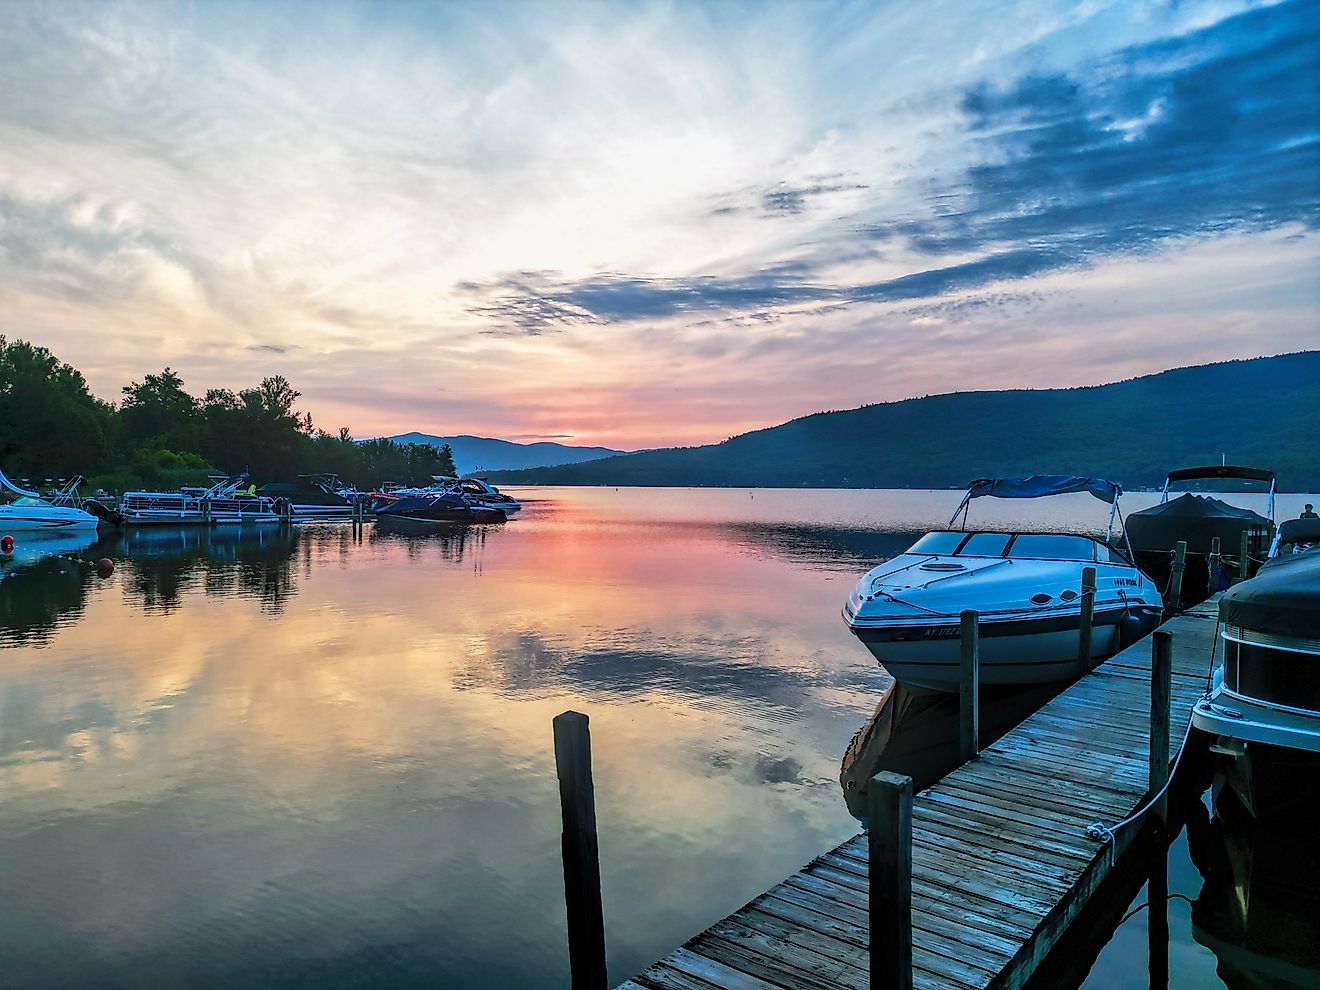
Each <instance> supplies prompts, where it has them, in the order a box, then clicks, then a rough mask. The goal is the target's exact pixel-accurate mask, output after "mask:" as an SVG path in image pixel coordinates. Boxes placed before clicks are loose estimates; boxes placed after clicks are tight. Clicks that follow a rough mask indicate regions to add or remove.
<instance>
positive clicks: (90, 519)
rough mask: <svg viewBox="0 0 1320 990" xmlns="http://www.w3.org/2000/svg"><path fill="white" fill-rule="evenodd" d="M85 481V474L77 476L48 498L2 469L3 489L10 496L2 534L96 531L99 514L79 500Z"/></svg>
mask: <svg viewBox="0 0 1320 990" xmlns="http://www.w3.org/2000/svg"><path fill="white" fill-rule="evenodd" d="M81 481H82V477H81V476H79V477H77V478H73V479H71V480H70V481H69V482H68V483H66V484H65V485H64V486H63V487H62V488H60V489H59V491H57V492H55V494H53V495H51V496H50V497H49V498H47V497H45V496H42V495H41V494H39V493H38V492H30V491H28V490H27V489H25V488H19V487H18V486H17V485H15V484H14V483H13V482H11V481H10V480H9V479H8V478H6V477H5V476H4V473H3V472H0V490H3V492H4V494H5V496H7V497H6V499H5V501H3V502H0V533H31V532H60V531H91V532H95V531H96V517H95V516H94V515H92V514H91V513H90V512H87V511H86V510H84V509H83V508H82V505H81V503H80V502H79V499H78V484H79V483H80V482H81Z"/></svg>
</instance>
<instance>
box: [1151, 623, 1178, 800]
mask: <svg viewBox="0 0 1320 990" xmlns="http://www.w3.org/2000/svg"><path fill="white" fill-rule="evenodd" d="M1150 650H1151V653H1150V773H1149V777H1148V782H1149V785H1150V793H1151V795H1152V796H1154V795H1156V794H1160V792H1161V791H1163V790H1164V787H1165V785H1166V784H1168V782H1169V698H1170V695H1171V693H1172V690H1173V637H1172V636H1170V635H1169V633H1168V632H1166V631H1165V630H1163V629H1159V630H1156V631H1155V633H1154V635H1153V636H1152V637H1151V645H1150ZM1168 808H1169V799H1168V795H1167V794H1160V797H1159V799H1158V800H1157V801H1156V803H1155V807H1154V808H1152V809H1151V810H1152V811H1154V812H1155V814H1157V815H1159V817H1160V821H1161V822H1166V821H1168V817H1169V815H1168Z"/></svg>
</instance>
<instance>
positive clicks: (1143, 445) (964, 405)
mask: <svg viewBox="0 0 1320 990" xmlns="http://www.w3.org/2000/svg"><path fill="white" fill-rule="evenodd" d="M1221 452H1222V453H1223V454H1224V455H1225V456H1226V457H1227V459H1228V462H1229V463H1230V464H1246V465H1257V466H1260V467H1267V468H1272V469H1274V470H1275V471H1277V472H1278V474H1279V484H1280V487H1281V488H1283V489H1285V490H1293V491H1301V490H1305V491H1317V490H1320V351H1306V352H1302V353H1298V354H1287V355H1281V356H1278V357H1267V358H1254V359H1251V360H1247V361H1227V362H1224V363H1221V364H1210V365H1203V366H1200V367H1193V368H1178V369H1176V370H1173V371H1166V372H1162V373H1161V374H1157V375H1149V376H1147V377H1144V378H1135V379H1131V380H1129V381H1124V382H1116V383H1114V384H1110V385H1099V386H1094V387H1088V388H1069V389H1043V390H1025V389H1023V390H1013V391H1005V392H955V393H951V394H947V395H932V396H926V397H924V398H920V399H905V400H903V401H901V402H885V403H880V404H878V405H872V406H863V407H861V408H860V409H849V410H846V411H843V412H823V413H816V414H815V415H812V416H804V417H802V418H801V419H795V420H792V421H790V422H788V423H784V424H782V425H781V426H775V427H771V428H769V429H765V430H757V431H756V432H754V433H744V434H742V435H740V436H736V437H732V438H730V439H728V440H725V441H724V442H723V443H719V444H711V445H709V446H704V447H675V448H667V449H662V450H652V451H644V452H641V453H637V454H628V455H624V456H620V457H608V458H605V459H603V460H598V461H591V462H589V463H586V464H571V465H563V466H559V467H553V468H540V469H532V470H526V471H505V472H498V473H494V474H492V475H491V477H492V480H495V481H497V482H502V483H507V484H552V485H682V486H686V485H713V486H734V487H749V488H751V487H821V488H839V487H850V488H852V487H855V488H927V487H929V488H943V487H961V486H963V485H966V484H967V482H968V481H970V480H971V479H973V478H977V477H982V476H995V475H999V476H1012V475H1025V474H1097V475H1101V476H1103V477H1106V478H1110V479H1112V480H1114V481H1118V482H1121V483H1122V484H1124V485H1126V486H1128V487H1132V486H1145V485H1156V484H1160V483H1162V482H1163V480H1164V475H1165V473H1166V472H1167V471H1168V470H1170V469H1171V468H1177V467H1189V466H1195V465H1201V464H1218V463H1219V462H1220V454H1221Z"/></svg>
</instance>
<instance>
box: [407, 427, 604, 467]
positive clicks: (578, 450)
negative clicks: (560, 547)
mask: <svg viewBox="0 0 1320 990" xmlns="http://www.w3.org/2000/svg"><path fill="white" fill-rule="evenodd" d="M389 439H391V440H393V441H394V442H395V443H424V444H429V445H430V446H432V447H440V446H442V445H444V444H449V449H450V450H452V451H453V452H454V465H455V466H456V467H457V468H458V470H459V472H460V473H461V474H470V473H471V472H473V471H495V470H501V469H516V468H530V467H547V466H554V465H559V464H579V463H581V462H583V461H591V460H596V459H598V458H601V457H611V456H613V455H615V454H623V453H627V451H622V450H612V449H611V448H609V447H574V446H572V445H570V444H564V443H554V442H552V441H548V440H543V441H538V442H536V443H515V442H513V441H512V440H496V439H494V438H492V437H473V436H468V435H466V434H464V435H462V436H456V437H437V436H433V435H431V434H429V433H400V434H399V435H398V436H395V437H390V438H389Z"/></svg>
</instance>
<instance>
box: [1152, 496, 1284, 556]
mask: <svg viewBox="0 0 1320 990" xmlns="http://www.w3.org/2000/svg"><path fill="white" fill-rule="evenodd" d="M1253 526H1254V527H1259V528H1262V529H1266V530H1272V529H1273V526H1272V524H1271V523H1270V521H1269V520H1268V519H1266V518H1265V517H1264V516H1262V515H1260V514H1259V513H1256V512H1252V511H1251V510H1250V509H1240V508H1238V507H1237V506H1236V505H1229V504H1228V503H1227V502H1223V501H1220V500H1219V499H1217V498H1212V497H1211V496H1209V495H1196V494H1194V493H1192V492H1185V493H1184V494H1182V495H1179V496H1178V497H1177V498H1175V499H1170V500H1169V501H1167V502H1164V503H1163V504H1161V505H1153V506H1151V507H1150V508H1149V509H1142V510H1141V511H1140V512H1134V513H1132V515H1130V516H1128V519H1127V537H1128V539H1129V540H1130V541H1131V542H1132V548H1133V549H1134V550H1151V551H1164V550H1172V549H1173V548H1174V547H1175V546H1176V545H1177V543H1178V541H1179V540H1186V541H1187V549H1188V550H1189V551H1191V552H1192V553H1209V552H1210V544H1211V541H1212V540H1213V539H1214V538H1215V537H1216V536H1217V537H1219V546H1220V550H1221V552H1222V553H1226V554H1234V553H1236V552H1237V549H1238V545H1239V542H1240V540H1241V538H1242V530H1244V529H1246V528H1248V527H1253Z"/></svg>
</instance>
